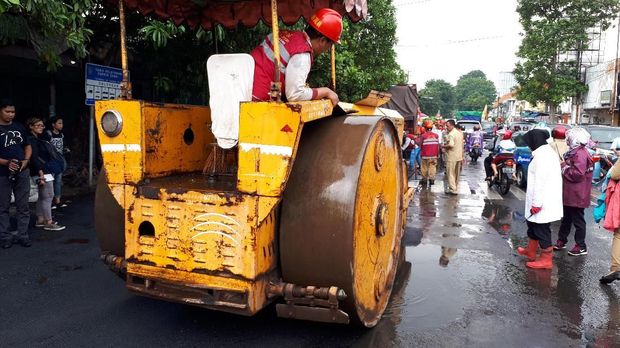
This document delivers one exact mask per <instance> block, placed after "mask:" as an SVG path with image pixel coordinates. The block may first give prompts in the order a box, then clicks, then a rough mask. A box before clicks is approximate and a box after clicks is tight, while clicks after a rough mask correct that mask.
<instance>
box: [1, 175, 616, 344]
mask: <svg viewBox="0 0 620 348" xmlns="http://www.w3.org/2000/svg"><path fill="white" fill-rule="evenodd" d="M482 178H483V174H482V164H481V163H479V164H475V165H469V164H466V165H465V170H464V172H463V175H462V177H461V188H460V191H461V194H459V196H456V197H451V196H447V195H445V194H444V193H443V190H442V188H441V187H440V184H441V180H442V178H441V176H440V177H439V178H438V180H439V181H438V183H437V185H436V187H435V188H432V189H425V190H420V191H419V192H417V193H416V196H415V198H414V201H413V202H412V206H411V207H410V209H409V216H408V226H407V233H406V236H405V240H404V243H405V244H406V252H407V257H406V258H407V262H406V263H405V264H404V265H403V267H402V268H401V271H400V273H399V276H398V277H397V284H396V286H395V289H394V293H393V297H392V299H391V302H390V305H389V307H388V309H387V311H386V313H385V316H384V318H383V319H382V320H381V322H380V323H379V324H378V326H377V327H375V328H374V329H371V330H365V329H361V328H357V327H353V326H339V325H326V324H318V323H309V322H302V321H294V320H286V319H279V318H277V317H276V316H275V309H274V308H273V307H268V308H266V309H265V310H263V311H262V312H260V313H259V314H258V315H256V316H254V317H250V318H247V317H240V316H235V315H230V314H225V313H219V312H214V311H209V310H203V309H200V308H195V307H191V306H185V305H180V304H174V303H167V302H162V301H158V300H152V299H148V298H142V297H138V296H135V295H133V294H130V293H128V292H127V291H126V289H125V288H124V284H123V282H122V281H121V280H120V279H119V278H117V277H116V276H115V275H114V274H112V273H111V272H109V271H108V270H107V268H106V267H105V266H104V265H103V264H102V263H101V262H100V261H99V250H98V247H97V243H96V237H95V232H94V230H93V223H92V199H93V198H92V196H85V197H82V198H79V199H76V200H75V201H74V202H73V204H72V205H70V206H69V207H67V208H64V209H63V210H59V211H58V212H57V213H56V218H57V220H59V221H60V222H61V223H63V224H66V225H67V226H68V228H67V229H66V230H64V231H58V232H48V231H41V230H34V229H33V232H32V237H33V240H34V243H33V247H31V248H22V247H20V246H13V247H12V248H11V249H7V250H4V249H2V250H0V294H1V295H0V346H2V347H15V346H18V347H32V346H46V347H47V346H51V347H74V346H80V347H81V346H105V347H112V346H115V347H133V346H157V347H168V346H170V347H173V346H174V347H185V346H190V347H194V346H239V347H240V346H252V347H255V346H296V347H299V346H322V347H324V346H359V347H390V346H399V347H412V346H420V347H427V346H428V347H463V346H474V347H478V346H481V347H487V346H488V347H497V346H504V347H522V346H530V347H560V346H561V347H580V346H590V347H617V346H620V301H619V296H620V284H613V285H612V286H603V285H599V283H598V278H599V277H600V276H601V275H603V274H604V273H605V272H606V270H607V269H608V267H609V249H610V243H611V234H610V233H609V232H607V231H605V230H604V229H602V228H599V227H598V226H595V225H594V223H593V222H592V219H591V210H588V211H587V212H586V215H587V217H588V220H589V221H588V237H587V242H588V248H589V255H587V256H581V257H571V256H568V255H567V254H566V252H560V253H556V256H555V258H554V262H555V266H554V268H553V270H552V271H540V270H538V271H535V270H529V269H526V267H525V264H524V261H523V260H522V259H521V258H520V257H519V256H518V255H517V254H516V251H515V250H514V249H516V247H517V246H518V245H521V244H524V243H525V240H526V225H525V223H524V222H523V205H524V203H523V198H524V192H523V191H522V190H519V189H513V190H511V192H510V193H508V195H506V196H505V197H502V196H500V195H499V194H497V192H495V191H493V190H490V191H489V190H488V189H487V188H486V187H485V184H484V183H483V182H482ZM553 230H554V232H557V225H556V226H555V227H554V228H553ZM571 238H572V235H571Z"/></svg>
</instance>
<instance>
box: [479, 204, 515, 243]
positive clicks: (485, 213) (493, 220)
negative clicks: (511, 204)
mask: <svg viewBox="0 0 620 348" xmlns="http://www.w3.org/2000/svg"><path fill="white" fill-rule="evenodd" d="M482 217H484V218H486V221H487V223H488V224H489V225H491V227H493V229H495V230H496V231H497V232H498V233H499V234H500V235H501V236H502V237H504V238H508V236H509V235H510V225H512V223H513V221H514V218H513V212H512V209H510V208H508V207H506V206H503V205H497V204H493V203H492V202H491V201H489V202H488V203H487V204H486V205H485V206H484V209H483V210H482Z"/></svg>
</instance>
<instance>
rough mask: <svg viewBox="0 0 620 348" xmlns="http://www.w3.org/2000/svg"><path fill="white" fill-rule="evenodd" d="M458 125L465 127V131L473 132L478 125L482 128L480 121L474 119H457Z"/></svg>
mask: <svg viewBox="0 0 620 348" xmlns="http://www.w3.org/2000/svg"><path fill="white" fill-rule="evenodd" d="M456 125H457V126H463V127H465V133H473V132H474V126H478V127H480V129H482V126H481V125H480V122H478V121H474V120H460V121H456Z"/></svg>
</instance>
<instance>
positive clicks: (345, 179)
mask: <svg viewBox="0 0 620 348" xmlns="http://www.w3.org/2000/svg"><path fill="white" fill-rule="evenodd" d="M288 2H290V3H294V4H296V5H295V6H292V5H290V4H289V5H290V6H287V3H288ZM288 2H287V1H278V2H277V3H276V1H275V0H273V1H271V2H269V1H250V0H248V1H239V2H230V1H209V0H207V1H202V2H196V1H184V0H178V1H176V3H177V4H187V6H189V7H188V9H189V8H191V9H194V12H191V13H194V14H196V16H199V15H200V14H202V15H203V16H208V15H209V12H208V11H206V10H205V8H211V9H217V11H216V12H217V13H218V14H220V15H221V16H226V15H232V14H234V13H235V11H232V9H239V6H247V7H245V9H246V10H247V11H245V12H236V13H243V15H244V16H246V17H247V18H245V17H244V19H245V20H247V22H248V23H256V21H257V20H259V19H261V16H262V14H263V13H265V11H263V10H261V9H262V8H263V7H264V6H265V3H266V4H267V7H268V8H271V11H272V12H271V14H272V18H277V17H273V16H277V15H278V12H277V7H278V5H279V6H280V7H281V8H282V9H284V10H286V11H297V12H294V13H288V12H285V13H284V14H282V15H281V18H299V16H304V17H306V18H307V17H309V16H310V15H311V14H312V12H313V11H314V9H315V8H313V7H312V6H313V5H311V4H314V5H316V7H319V5H329V4H333V3H334V2H333V1H319V0H314V1H293V0H291V1H288ZM306 2H307V3H306ZM323 2H324V3H326V4H322V3H323ZM356 2H358V3H363V4H365V1H359V0H349V1H344V2H342V3H341V2H340V1H338V2H337V4H336V6H334V8H335V9H336V10H338V11H340V12H341V13H343V14H348V15H349V16H350V17H351V18H353V19H355V16H356V14H355V13H353V14H351V13H348V12H347V9H349V10H352V11H355V6H353V7H351V6H350V5H351V3H356ZM160 3H166V4H168V5H169V4H170V3H175V1H174V0H169V1H167V2H153V1H146V0H145V1H139V0H127V1H120V2H119V8H120V17H121V32H122V33H123V32H124V30H123V27H122V26H123V25H124V12H123V11H124V7H126V6H129V7H130V8H131V6H137V8H140V9H141V10H142V11H146V12H147V13H148V12H149V11H155V13H159V14H161V13H166V10H167V8H150V7H148V6H158V5H157V4H160ZM298 3H302V5H299V4H298ZM140 6H142V7H140ZM162 6H163V5H162ZM226 7H228V8H229V10H228V11H227V10H226ZM250 10H252V11H250ZM214 11H215V10H214ZM299 11H301V12H299ZM182 13H184V14H185V15H188V13H190V12H189V10H187V11H184V12H182ZM175 15H178V13H176V12H175V13H170V16H171V17H173V18H174V16H175ZM191 18H192V19H194V20H196V17H191ZM198 18H200V17H198ZM210 18H211V17H208V18H207V17H202V19H200V21H201V24H202V25H203V26H205V27H206V28H208V25H205V22H207V23H208V21H209V20H210ZM175 19H178V18H175ZM226 20H227V19H223V20H221V21H218V23H234V25H236V24H237V23H238V22H239V20H237V21H233V20H232V19H230V18H228V20H229V21H228V22H227V21H226ZM266 20H268V19H266ZM244 23H245V22H244ZM271 23H272V26H273V31H274V36H277V21H273V20H272V21H271ZM122 41H124V40H122ZM123 52H124V48H123ZM212 58H213V60H212V59H211V58H210V59H209V63H208V64H209V65H213V66H209V80H210V81H209V83H210V90H212V91H214V90H218V89H219V90H220V91H221V90H224V91H231V89H229V88H230V87H231V86H233V87H234V89H232V90H237V89H239V90H244V89H245V90H247V88H248V83H247V81H246V82H242V83H240V84H239V83H238V81H237V82H235V81H236V80H235V81H232V82H231V81H228V82H226V81H225V79H226V76H235V75H237V74H243V71H244V67H246V68H247V65H244V64H245V63H250V61H249V60H248V57H247V55H226V56H222V57H212ZM250 59H251V57H250ZM275 61H278V59H275ZM234 62H239V64H238V65H236V63H234ZM123 70H124V71H125V72H126V71H127V66H126V58H125V55H124V54H123ZM246 70H248V69H246ZM278 70H279V69H276V71H278ZM332 70H333V69H332ZM231 71H232V72H234V73H230V72H231ZM125 76H127V74H125ZM212 76H215V77H217V76H220V77H221V79H219V80H217V79H215V80H217V81H214V82H213V84H214V85H213V86H211V84H212V83H211V82H212V81H211V79H212ZM244 81H245V80H244ZM219 83H221V84H222V85H218V84H219ZM235 83H238V84H237V85H236V84H235ZM249 88H250V91H251V84H249ZM130 91H131V89H130V84H129V82H128V81H127V79H125V80H124V82H123V92H122V98H120V99H117V100H107V101H98V102H97V103H96V105H95V117H96V124H97V129H98V135H99V139H100V143H101V152H102V155H103V162H104V164H103V165H104V170H103V171H102V175H100V177H99V181H98V185H97V192H96V199H95V211H96V213H95V220H96V221H95V223H96V230H97V235H98V238H99V243H100V246H101V249H102V256H101V257H102V260H103V261H104V262H105V263H106V264H107V265H109V266H110V268H111V269H112V270H113V271H115V272H117V273H118V274H119V275H121V276H122V277H123V279H125V282H126V286H127V288H128V289H129V290H130V291H132V292H135V293H136V294H139V295H143V296H148V297H153V298H157V299H162V300H167V301H174V302H180V303H185V304H189V305H195V306H200V307H204V308H209V309H214V310H220V311H226V312H231V313H236V314H241V315H248V316H250V315H253V314H255V313H257V312H258V311H260V310H261V309H262V308H264V307H266V306H267V305H269V304H270V303H272V302H276V311H277V314H278V316H280V317H287V318H295V319H303V320H313V321H321V322H330V323H350V322H354V323H357V324H360V325H363V326H366V327H373V326H374V325H376V324H377V322H378V321H379V320H380V318H381V315H382V314H383V311H384V310H385V308H386V306H387V303H388V299H389V297H390V293H391V289H392V285H393V283H394V277H395V274H396V271H397V267H398V263H399V260H401V239H402V236H403V231H404V225H405V220H406V211H407V206H408V203H409V200H410V199H411V195H412V190H411V189H409V188H408V185H407V175H406V167H405V165H404V163H403V161H402V158H401V151H400V137H399V134H402V132H403V118H402V117H401V116H400V115H399V114H398V113H397V112H395V111H393V110H387V109H382V108H380V105H382V103H384V102H386V101H387V99H388V96H386V95H383V94H381V93H371V95H369V97H368V98H366V99H364V100H362V101H360V102H358V103H356V104H346V103H340V104H338V105H337V106H332V104H331V102H330V101H328V100H319V101H307V102H294V103H285V102H282V101H279V100H278V98H277V97H276V98H274V100H273V101H269V102H252V101H248V100H244V99H243V97H239V98H237V97H235V96H232V95H242V94H244V93H240V94H237V93H232V92H231V93H224V95H223V98H221V99H220V100H218V101H217V102H216V101H214V98H216V97H217V96H215V94H217V93H214V95H212V96H211V101H212V102H211V103H210V105H211V107H204V106H190V105H172V104H156V103H149V102H145V101H140V100H132V99H131V93H130ZM220 94H221V93H220ZM223 104H228V106H224V107H222V105H223ZM230 105H232V106H233V107H230ZM232 109H234V110H233V111H231V110H232ZM223 121H224V122H228V123H225V125H228V126H230V125H232V126H231V127H232V128H230V127H229V128H230V129H233V131H234V132H233V134H234V136H233V137H232V138H234V139H230V137H229V138H225V139H223V138H222V137H219V136H216V134H217V133H218V132H219V131H215V130H216V129H221V125H222V122H223ZM214 133H216V134H214ZM231 142H232V146H231V145H230V144H231ZM223 144H226V145H223Z"/></svg>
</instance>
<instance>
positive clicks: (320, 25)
mask: <svg viewBox="0 0 620 348" xmlns="http://www.w3.org/2000/svg"><path fill="white" fill-rule="evenodd" d="M308 24H309V25H310V26H311V27H313V28H314V29H315V30H316V31H318V32H319V33H321V34H323V36H325V37H326V38H328V39H330V40H332V41H333V42H335V43H340V34H342V16H341V15H340V13H338V12H336V11H335V10H332V9H331V8H322V9H319V10H317V11H316V12H315V13H314V14H313V15H312V17H310V21H309V22H308Z"/></svg>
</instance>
